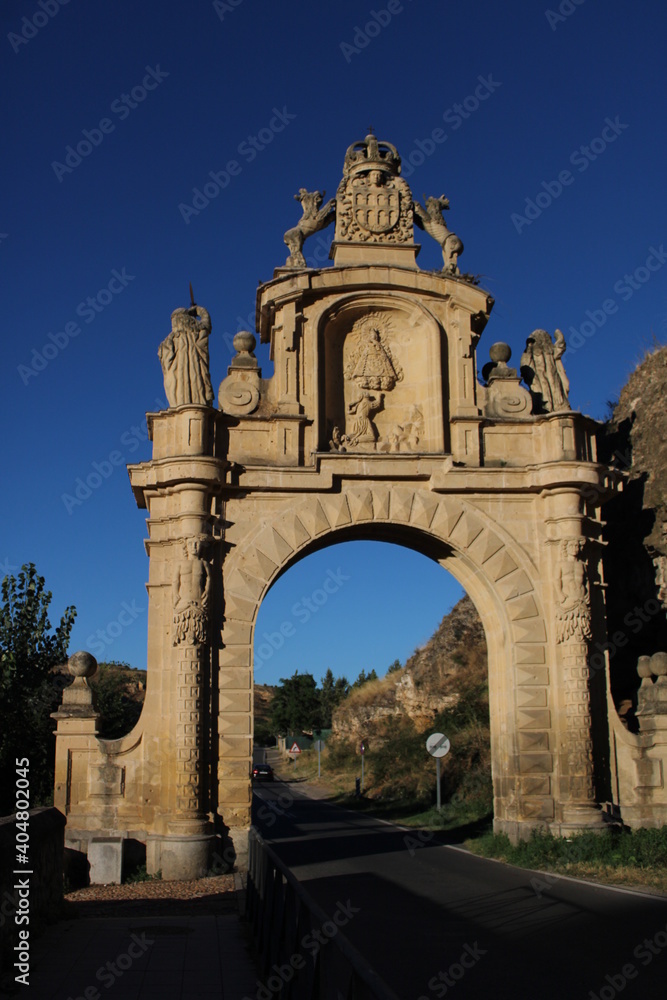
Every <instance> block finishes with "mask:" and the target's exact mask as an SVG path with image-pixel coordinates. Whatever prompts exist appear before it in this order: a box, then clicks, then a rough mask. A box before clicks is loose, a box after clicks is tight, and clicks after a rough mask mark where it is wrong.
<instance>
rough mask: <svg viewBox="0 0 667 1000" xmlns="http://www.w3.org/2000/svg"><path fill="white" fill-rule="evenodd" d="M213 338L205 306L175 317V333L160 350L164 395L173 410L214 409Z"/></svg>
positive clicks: (163, 342) (172, 316) (173, 318)
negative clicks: (210, 344) (192, 406)
mask: <svg viewBox="0 0 667 1000" xmlns="http://www.w3.org/2000/svg"><path fill="white" fill-rule="evenodd" d="M210 334H211V317H210V316H209V314H208V312H207V311H206V309H204V307H203V306H197V305H192V306H191V307H190V308H189V309H176V310H174V312H173V313H172V314H171V333H170V334H169V336H168V337H166V338H165V339H164V340H163V341H162V343H161V344H160V347H159V350H158V357H159V358H160V362H161V364H162V373H163V375H164V391H165V393H166V394H167V400H168V402H169V405H170V406H181V405H182V404H183V403H205V404H206V406H211V405H212V403H213V398H214V397H213V387H212V386H211V376H210V374H209V362H208V338H209V336H210Z"/></svg>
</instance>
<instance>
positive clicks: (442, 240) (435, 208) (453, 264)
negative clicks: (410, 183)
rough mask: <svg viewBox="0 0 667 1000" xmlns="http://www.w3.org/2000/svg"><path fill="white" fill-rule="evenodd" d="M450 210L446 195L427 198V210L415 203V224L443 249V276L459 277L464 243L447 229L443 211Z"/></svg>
mask: <svg viewBox="0 0 667 1000" xmlns="http://www.w3.org/2000/svg"><path fill="white" fill-rule="evenodd" d="M448 208H449V198H445V196H444V194H443V195H440V197H439V198H427V199H426V208H423V207H422V206H421V205H420V204H419V202H418V201H415V202H414V213H415V216H414V218H415V223H416V224H417V225H418V226H419V228H420V229H423V230H424V231H425V232H426V233H428V235H429V236H431V237H432V238H433V239H434V240H435V241H436V243H439V244H440V247H441V249H442V260H443V268H442V270H443V274H455V275H459V274H460V273H461V272H460V271H459V267H458V259H459V255H460V254H462V253H463V243H462V242H461V240H460V239H459V237H458V236H457V235H456V233H453V232H451V230H450V229H448V228H447V223H446V222H445V219H444V216H443V214H442V213H443V210H445V209H448Z"/></svg>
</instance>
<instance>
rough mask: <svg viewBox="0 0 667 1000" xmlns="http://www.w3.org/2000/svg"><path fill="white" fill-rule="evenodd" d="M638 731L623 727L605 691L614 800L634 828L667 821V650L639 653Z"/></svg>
mask: <svg viewBox="0 0 667 1000" xmlns="http://www.w3.org/2000/svg"><path fill="white" fill-rule="evenodd" d="M637 672H638V674H639V676H640V678H641V686H640V688H639V691H638V694H637V719H638V721H639V732H638V733H630V732H628V731H627V729H625V728H624V727H623V725H622V723H621V721H620V719H619V717H618V715H617V713H616V710H615V708H614V704H613V701H612V699H611V691H610V690H609V689H608V704H609V722H610V726H609V735H610V741H611V751H612V754H611V763H612V780H613V785H614V804H615V805H616V806H618V807H619V809H620V816H621V819H622V821H623V822H624V823H625V824H626V825H627V826H630V827H632V828H633V829H637V828H638V827H644V826H648V827H660V826H664V825H667V653H664V652H659V653H654V654H653V656H640V657H639V661H638V663H637Z"/></svg>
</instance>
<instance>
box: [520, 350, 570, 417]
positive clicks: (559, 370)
mask: <svg viewBox="0 0 667 1000" xmlns="http://www.w3.org/2000/svg"><path fill="white" fill-rule="evenodd" d="M565 347H566V344H565V337H564V336H563V334H562V333H561V331H560V330H556V334H555V343H554V341H552V339H551V337H550V335H549V334H548V333H547V331H546V330H533V332H532V333H531V335H530V337H529V338H528V340H527V341H526V350H525V351H524V352H523V354H522V355H521V375H522V376H523V379H524V381H525V382H526V384H527V385H528V388H529V389H530V394H531V396H532V397H533V412H534V413H554V412H555V411H556V410H570V409H572V407H571V406H570V402H569V400H568V392H569V391H570V381H569V379H568V377H567V375H566V374H565V368H564V367H563V362H562V361H561V358H562V356H563V354H564V353H565Z"/></svg>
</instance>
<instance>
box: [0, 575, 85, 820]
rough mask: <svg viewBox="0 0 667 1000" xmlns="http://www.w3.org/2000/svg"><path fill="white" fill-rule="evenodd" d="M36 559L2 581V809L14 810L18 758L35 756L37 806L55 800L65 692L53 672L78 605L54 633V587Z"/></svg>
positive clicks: (62, 659)
mask: <svg viewBox="0 0 667 1000" xmlns="http://www.w3.org/2000/svg"><path fill="white" fill-rule="evenodd" d="M44 583H45V581H44V577H41V576H38V575H37V571H36V569H35V566H34V565H33V563H28V564H26V565H24V566H22V567H21V570H20V572H19V574H18V578H16V577H14V576H6V577H5V578H4V580H3V581H2V608H0V775H1V777H0V812H2V814H3V815H6V814H8V813H11V812H13V811H14V804H15V792H14V778H15V759H16V758H17V757H28V758H29V761H30V790H31V803H32V805H39V804H43V803H44V802H48V801H50V797H51V794H52V791H53V770H54V760H55V741H54V738H53V728H54V727H53V722H52V720H51V718H50V713H51V712H52V711H54V710H55V709H56V707H57V705H58V702H59V699H60V695H59V691H58V688H57V686H56V685H55V684H53V683H52V679H51V678H50V676H49V674H50V671H51V670H52V668H53V667H55V666H56V665H57V664H59V663H64V662H65V660H66V659H67V647H68V645H69V637H70V633H71V631H72V626H73V624H74V619H75V617H76V609H75V608H74V607H68V608H66V609H65V613H64V615H63V616H62V618H61V619H60V624H59V626H58V628H57V629H55V631H54V632H52V631H51V623H50V622H49V617H48V607H49V604H50V603H51V597H52V595H51V592H50V591H48V590H45V589H44Z"/></svg>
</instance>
